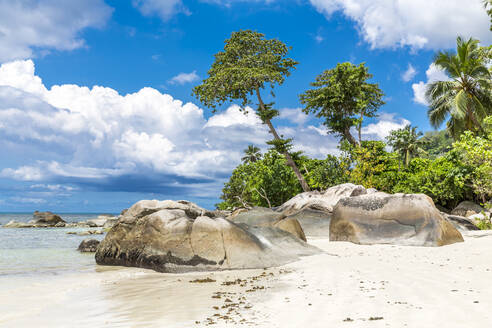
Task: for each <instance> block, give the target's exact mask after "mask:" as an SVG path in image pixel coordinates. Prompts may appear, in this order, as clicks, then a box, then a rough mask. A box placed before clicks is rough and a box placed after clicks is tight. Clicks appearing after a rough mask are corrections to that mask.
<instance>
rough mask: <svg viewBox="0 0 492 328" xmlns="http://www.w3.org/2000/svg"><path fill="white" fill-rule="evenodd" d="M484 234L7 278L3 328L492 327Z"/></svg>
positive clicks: (490, 241) (489, 248)
mask: <svg viewBox="0 0 492 328" xmlns="http://www.w3.org/2000/svg"><path fill="white" fill-rule="evenodd" d="M478 236H481V237H477V236H476V237H470V236H469V237H466V241H465V243H459V244H454V245H450V246H445V247H439V248H427V247H426V248H424V247H399V246H389V245H377V246H360V245H354V244H351V243H342V242H329V241H328V240H327V239H311V240H309V242H310V243H312V244H313V245H315V246H318V247H319V248H321V249H323V250H324V251H326V254H322V255H316V256H312V257H307V258H304V259H303V260H301V261H299V262H296V263H292V264H289V265H286V266H283V267H281V268H273V269H268V270H247V271H228V272H218V273H193V274H181V275H173V274H160V273H155V272H152V271H149V270H142V269H135V268H112V267H101V268H98V272H90V273H83V274H82V273H81V274H76V275H70V276H63V277H56V276H53V277H50V278H43V280H40V279H39V278H33V277H31V278H26V277H24V278H15V279H13V278H9V279H5V278H0V327H201V326H207V323H208V322H213V323H214V324H213V327H234V326H245V327H247V326H255V327H257V326H260V327H282V328H285V327H357V328H358V327H417V328H425V327H432V328H434V327H443V328H451V327H460V328H461V327H466V328H473V327H480V328H485V327H491V326H492V314H491V313H492V235H490V233H489V234H488V235H485V236H484V234H483V233H479V234H478ZM207 277H209V278H212V279H214V280H216V281H215V282H210V283H190V282H189V281H190V280H194V279H197V278H200V279H203V278H207ZM238 278H239V279H242V280H241V282H240V284H242V285H243V286H240V284H233V285H228V286H224V285H222V283H223V282H224V281H233V280H235V279H238ZM247 290H248V292H246V291H247ZM217 291H220V292H224V293H230V294H228V295H220V298H212V296H213V295H215V294H214V293H215V292H217ZM226 299H229V300H231V302H227V301H226ZM214 306H215V307H218V309H214V308H213V307H214ZM223 306H225V307H224V308H222V307H223ZM230 309H231V310H230ZM228 311H229V312H228ZM227 313H229V314H228V317H224V315H226V314H227ZM214 314H217V315H216V316H214ZM371 317H372V318H376V319H378V320H369V319H370V318H371ZM207 318H210V319H207ZM347 318H350V319H351V320H353V321H344V320H345V319H347ZM241 320H242V321H241ZM195 321H199V323H198V324H197V323H195ZM240 322H241V323H240Z"/></svg>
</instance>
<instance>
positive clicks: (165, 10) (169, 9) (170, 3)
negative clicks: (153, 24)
mask: <svg viewBox="0 0 492 328" xmlns="http://www.w3.org/2000/svg"><path fill="white" fill-rule="evenodd" d="M132 3H133V5H134V6H135V7H136V8H137V9H138V10H139V11H140V12H141V13H142V15H145V16H154V15H156V16H159V17H160V18H161V19H162V20H164V21H167V20H169V19H170V18H171V17H172V16H174V15H176V14H179V13H183V14H185V15H190V14H191V13H190V11H189V10H188V9H187V8H186V7H185V6H184V5H183V1H182V0H133V1H132Z"/></svg>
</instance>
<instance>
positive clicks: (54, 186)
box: [30, 183, 78, 191]
mask: <svg viewBox="0 0 492 328" xmlns="http://www.w3.org/2000/svg"><path fill="white" fill-rule="evenodd" d="M30 188H31V189H35V190H38V189H39V190H49V191H74V190H77V189H78V188H76V187H72V186H65V185H60V184H42V183H41V184H34V185H31V186H30Z"/></svg>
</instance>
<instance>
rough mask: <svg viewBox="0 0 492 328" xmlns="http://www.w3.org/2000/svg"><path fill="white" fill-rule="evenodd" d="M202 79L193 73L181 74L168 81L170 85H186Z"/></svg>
mask: <svg viewBox="0 0 492 328" xmlns="http://www.w3.org/2000/svg"><path fill="white" fill-rule="evenodd" d="M199 79H200V77H199V76H198V75H197V74H196V71H193V72H191V73H179V74H178V75H176V76H174V77H173V78H172V79H170V80H169V81H168V83H169V84H180V85H183V84H186V83H192V82H195V81H198V80H199Z"/></svg>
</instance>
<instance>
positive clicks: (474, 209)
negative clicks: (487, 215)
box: [451, 200, 485, 217]
mask: <svg viewBox="0 0 492 328" xmlns="http://www.w3.org/2000/svg"><path fill="white" fill-rule="evenodd" d="M483 211H485V209H484V208H483V207H482V206H480V205H478V204H475V203H474V202H470V201H468V200H465V201H463V202H461V203H459V204H458V206H456V207H455V208H454V209H453V210H452V211H451V214H452V215H459V216H464V217H468V216H471V215H473V214H479V213H482V212H483Z"/></svg>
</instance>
